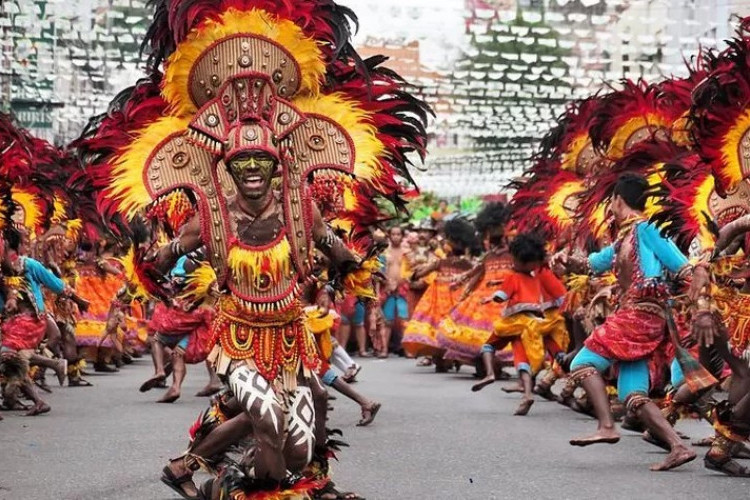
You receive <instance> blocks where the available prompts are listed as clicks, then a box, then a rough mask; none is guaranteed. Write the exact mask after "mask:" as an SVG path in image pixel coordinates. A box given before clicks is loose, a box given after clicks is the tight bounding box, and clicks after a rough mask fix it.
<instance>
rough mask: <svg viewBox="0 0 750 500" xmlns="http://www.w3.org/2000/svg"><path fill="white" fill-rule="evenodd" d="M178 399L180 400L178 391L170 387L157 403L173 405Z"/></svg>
mask: <svg viewBox="0 0 750 500" xmlns="http://www.w3.org/2000/svg"><path fill="white" fill-rule="evenodd" d="M178 399H180V390H179V389H177V388H176V387H174V386H172V387H170V388H169V390H168V391H167V392H166V393H164V396H162V397H161V399H159V400H158V401H157V403H174V402H175V401H177V400H178Z"/></svg>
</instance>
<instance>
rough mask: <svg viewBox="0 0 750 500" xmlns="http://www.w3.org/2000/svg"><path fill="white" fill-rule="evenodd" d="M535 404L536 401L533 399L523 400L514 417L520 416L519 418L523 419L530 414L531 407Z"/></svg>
mask: <svg viewBox="0 0 750 500" xmlns="http://www.w3.org/2000/svg"><path fill="white" fill-rule="evenodd" d="M533 404H534V400H533V399H531V398H528V399H527V398H523V399H522V400H521V404H519V405H518V409H517V410H516V412H515V413H514V414H513V415H518V416H521V417H523V416H525V415H527V414H528V413H529V410H530V409H531V405H533Z"/></svg>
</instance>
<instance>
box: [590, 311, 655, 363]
mask: <svg viewBox="0 0 750 500" xmlns="http://www.w3.org/2000/svg"><path fill="white" fill-rule="evenodd" d="M665 333H666V322H665V319H664V313H663V311H662V309H661V308H660V307H659V306H657V305H655V304H645V303H644V304H630V305H625V306H623V307H621V308H620V309H618V310H617V311H614V312H613V313H612V314H610V315H609V316H607V319H606V321H605V322H604V324H603V325H600V326H598V327H596V328H595V329H594V331H593V333H592V334H591V336H590V337H589V338H587V339H586V342H585V345H586V347H588V348H589V349H591V350H592V351H594V352H595V353H597V354H599V355H600V356H603V357H605V358H607V359H612V360H619V361H636V360H638V359H643V358H647V357H649V356H651V355H652V354H653V353H654V351H656V350H657V349H658V348H659V346H661V345H662V344H663V343H664V342H665V341H666V339H667V337H666V335H665Z"/></svg>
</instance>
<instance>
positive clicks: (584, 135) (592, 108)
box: [557, 96, 601, 176]
mask: <svg viewBox="0 0 750 500" xmlns="http://www.w3.org/2000/svg"><path fill="white" fill-rule="evenodd" d="M600 102H601V101H600V99H599V97H598V96H592V97H589V98H587V99H582V100H579V101H576V102H574V103H572V104H570V105H569V106H568V108H567V109H566V111H565V114H564V115H563V117H562V118H561V120H560V126H562V127H564V129H565V131H564V133H563V134H562V137H561V140H560V144H559V147H558V152H557V154H558V155H559V158H560V168H562V169H563V170H568V171H570V172H575V173H576V174H578V175H580V176H585V175H588V174H590V173H591V171H592V169H594V167H595V165H596V163H597V162H598V161H599V155H598V154H597V152H596V150H595V149H594V145H593V144H592V141H591V136H590V135H589V123H590V122H591V120H592V119H593V118H594V116H596V113H597V110H598V108H599V104H600Z"/></svg>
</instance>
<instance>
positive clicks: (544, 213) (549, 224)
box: [510, 170, 584, 240]
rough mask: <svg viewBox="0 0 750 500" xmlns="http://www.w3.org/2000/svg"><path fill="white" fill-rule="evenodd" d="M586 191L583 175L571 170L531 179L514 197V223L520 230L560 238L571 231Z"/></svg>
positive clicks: (549, 237)
mask: <svg viewBox="0 0 750 500" xmlns="http://www.w3.org/2000/svg"><path fill="white" fill-rule="evenodd" d="M583 190H584V184H583V181H582V180H581V178H580V177H578V176H577V175H576V174H574V173H573V172H569V171H567V170H561V171H559V172H558V173H556V174H554V175H552V176H547V177H541V176H539V177H537V178H535V179H533V180H530V181H529V182H528V183H526V184H525V185H522V186H520V188H519V189H518V190H517V191H516V193H515V194H514V195H513V198H512V199H511V202H510V206H511V210H512V213H513V216H512V218H511V221H512V222H511V225H512V226H513V228H514V229H517V230H518V231H519V232H535V233H537V234H539V235H540V236H542V237H544V238H545V239H547V240H550V239H555V240H557V239H558V238H559V237H560V236H561V235H562V234H567V233H569V231H570V229H571V227H572V225H573V223H574V218H575V214H576V210H577V208H578V203H579V201H578V196H579V195H580V194H581V193H582V192H583Z"/></svg>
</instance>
